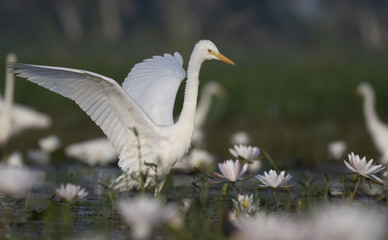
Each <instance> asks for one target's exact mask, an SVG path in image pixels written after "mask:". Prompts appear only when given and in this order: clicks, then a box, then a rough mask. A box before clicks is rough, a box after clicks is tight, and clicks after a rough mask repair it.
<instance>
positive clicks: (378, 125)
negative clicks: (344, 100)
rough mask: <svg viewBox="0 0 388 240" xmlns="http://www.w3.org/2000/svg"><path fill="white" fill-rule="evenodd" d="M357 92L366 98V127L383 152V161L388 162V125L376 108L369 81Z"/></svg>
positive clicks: (361, 85) (377, 146)
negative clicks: (381, 118)
mask: <svg viewBox="0 0 388 240" xmlns="http://www.w3.org/2000/svg"><path fill="white" fill-rule="evenodd" d="M357 92H358V93H360V94H361V96H362V97H363V98H364V106H363V109H364V116H365V121H366V127H367V130H368V132H369V134H370V135H371V137H372V139H373V142H374V144H375V146H376V148H377V150H378V151H379V152H380V154H381V161H382V163H384V164H387V163H388V125H387V124H385V123H383V122H382V121H381V120H380V119H379V117H378V115H377V112H376V109H375V93H374V91H373V88H372V86H371V85H370V84H369V83H366V82H364V83H361V84H360V85H358V87H357Z"/></svg>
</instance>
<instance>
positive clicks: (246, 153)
mask: <svg viewBox="0 0 388 240" xmlns="http://www.w3.org/2000/svg"><path fill="white" fill-rule="evenodd" d="M229 152H230V153H231V154H232V155H233V156H234V157H235V158H238V157H242V158H243V159H244V160H247V161H252V160H255V159H257V157H258V156H259V155H260V149H259V148H258V147H252V146H245V145H234V147H233V148H229Z"/></svg>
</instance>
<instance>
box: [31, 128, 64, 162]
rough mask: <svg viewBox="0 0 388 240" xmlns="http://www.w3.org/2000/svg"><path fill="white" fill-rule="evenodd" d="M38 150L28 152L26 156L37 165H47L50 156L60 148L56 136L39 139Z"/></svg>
mask: <svg viewBox="0 0 388 240" xmlns="http://www.w3.org/2000/svg"><path fill="white" fill-rule="evenodd" d="M38 144H39V148H38V149H32V150H28V152H27V156H28V158H29V159H31V160H32V161H34V162H35V163H37V164H47V163H49V161H50V160H51V154H52V153H53V152H55V151H56V150H58V148H59V147H60V146H61V140H60V139H59V137H58V136H55V135H50V136H47V137H44V138H41V139H39V141H38Z"/></svg>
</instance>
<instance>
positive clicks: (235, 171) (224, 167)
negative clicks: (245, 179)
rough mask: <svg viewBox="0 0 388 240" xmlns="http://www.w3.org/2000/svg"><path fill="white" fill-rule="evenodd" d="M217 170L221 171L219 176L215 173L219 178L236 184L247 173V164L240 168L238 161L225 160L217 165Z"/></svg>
mask: <svg viewBox="0 0 388 240" xmlns="http://www.w3.org/2000/svg"><path fill="white" fill-rule="evenodd" d="M218 168H219V169H220V171H221V174H219V173H217V172H215V173H214V175H216V176H217V177H219V178H223V179H227V180H228V181H230V182H236V181H239V180H241V179H242V175H244V173H245V172H246V171H247V169H248V164H244V166H243V167H242V168H241V163H240V161H239V160H236V161H233V160H226V161H224V162H223V163H219V164H218Z"/></svg>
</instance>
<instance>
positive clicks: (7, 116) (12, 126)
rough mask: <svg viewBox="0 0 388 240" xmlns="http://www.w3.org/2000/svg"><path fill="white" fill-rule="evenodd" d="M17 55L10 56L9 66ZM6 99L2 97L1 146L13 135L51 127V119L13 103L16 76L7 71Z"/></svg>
mask: <svg viewBox="0 0 388 240" xmlns="http://www.w3.org/2000/svg"><path fill="white" fill-rule="evenodd" d="M15 61H16V55H15V54H8V56H7V60H6V62H7V64H9V63H12V62H15ZM5 78H6V82H5V94H4V99H2V98H1V96H0V146H2V145H4V144H5V143H6V142H7V141H8V140H9V138H10V137H12V136H13V135H15V134H17V133H19V132H21V131H23V130H25V129H28V128H45V127H48V126H50V125H51V118H50V117H49V116H47V115H45V114H42V113H39V112H37V111H35V110H34V109H31V108H29V107H27V106H23V105H21V104H16V103H14V102H13V93H14V85H15V83H14V80H15V79H14V75H13V74H12V73H11V72H10V71H9V70H8V69H6V77H5Z"/></svg>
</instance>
